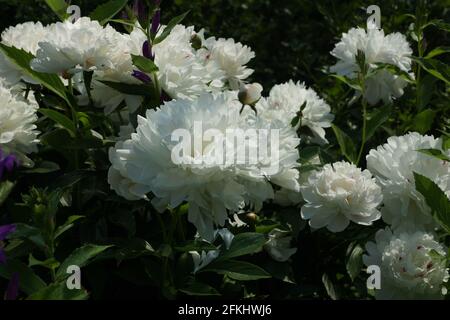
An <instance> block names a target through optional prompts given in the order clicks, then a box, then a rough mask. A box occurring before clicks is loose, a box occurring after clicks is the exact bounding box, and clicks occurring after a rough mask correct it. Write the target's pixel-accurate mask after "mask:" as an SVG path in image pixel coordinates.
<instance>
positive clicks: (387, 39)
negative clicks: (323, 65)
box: [330, 27, 412, 105]
mask: <svg viewBox="0 0 450 320" xmlns="http://www.w3.org/2000/svg"><path fill="white" fill-rule="evenodd" d="M358 51H362V52H363V53H364V55H365V61H366V64H367V65H368V66H369V73H371V75H370V76H369V77H368V78H367V80H366V83H365V85H366V87H365V88H364V89H365V98H366V100H367V101H368V103H369V104H371V105H375V104H377V103H378V102H379V101H380V100H382V101H383V102H384V103H386V104H388V103H391V102H392V100H393V98H399V97H401V96H402V95H403V89H404V88H405V87H406V85H407V84H408V82H407V81H406V80H405V79H403V78H402V77H401V76H399V75H396V74H393V73H391V72H390V71H388V70H386V69H379V70H376V69H377V68H378V66H377V64H389V65H392V66H395V67H397V68H399V69H400V70H401V71H403V72H406V73H410V72H411V58H410V56H411V55H412V50H411V48H410V46H409V43H408V42H407V40H406V37H405V36H404V35H402V34H400V33H391V34H388V35H385V34H384V31H383V30H378V29H376V28H375V27H372V28H369V29H368V30H365V29H363V28H352V29H350V30H349V31H348V32H347V33H344V34H343V35H342V38H341V41H340V42H339V43H337V44H336V46H335V48H334V49H333V51H331V54H332V55H333V56H335V57H336V58H337V59H338V62H337V63H336V64H335V65H334V66H332V67H331V69H330V71H331V72H334V73H337V74H339V75H342V76H345V77H348V78H350V79H355V78H356V77H357V74H358V72H360V70H359V66H358V63H357V61H356V56H357V54H358Z"/></svg>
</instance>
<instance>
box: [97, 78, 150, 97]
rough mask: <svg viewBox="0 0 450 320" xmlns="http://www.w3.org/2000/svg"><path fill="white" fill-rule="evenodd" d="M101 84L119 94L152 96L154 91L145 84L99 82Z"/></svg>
mask: <svg viewBox="0 0 450 320" xmlns="http://www.w3.org/2000/svg"><path fill="white" fill-rule="evenodd" d="M100 82H101V83H103V84H105V85H107V86H108V87H111V88H113V89H114V90H117V91H119V92H120V93H124V94H129V95H136V96H147V97H151V96H153V94H154V92H155V89H154V88H153V87H152V86H151V85H145V84H128V83H121V82H114V81H100Z"/></svg>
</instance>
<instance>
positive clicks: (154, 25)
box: [150, 9, 161, 35]
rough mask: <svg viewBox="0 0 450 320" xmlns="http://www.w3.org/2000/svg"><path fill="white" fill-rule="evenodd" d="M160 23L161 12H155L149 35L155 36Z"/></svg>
mask: <svg viewBox="0 0 450 320" xmlns="http://www.w3.org/2000/svg"><path fill="white" fill-rule="evenodd" d="M160 23H161V10H159V9H158V10H156V12H155V15H154V16H153V19H152V28H151V29H150V33H151V34H154V35H155V34H156V33H157V32H158V29H159V24H160Z"/></svg>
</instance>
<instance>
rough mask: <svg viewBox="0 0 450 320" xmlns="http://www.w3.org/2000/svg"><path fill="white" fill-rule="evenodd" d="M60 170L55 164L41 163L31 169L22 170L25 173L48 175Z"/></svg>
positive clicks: (49, 162)
mask: <svg viewBox="0 0 450 320" xmlns="http://www.w3.org/2000/svg"><path fill="white" fill-rule="evenodd" d="M60 169H61V168H60V167H59V165H58V164H57V163H55V162H51V161H42V162H39V163H37V164H36V165H35V166H34V167H33V168H31V169H26V170H23V172H25V173H50V172H55V171H58V170H60Z"/></svg>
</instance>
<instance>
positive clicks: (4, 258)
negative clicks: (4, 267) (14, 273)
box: [0, 247, 6, 264]
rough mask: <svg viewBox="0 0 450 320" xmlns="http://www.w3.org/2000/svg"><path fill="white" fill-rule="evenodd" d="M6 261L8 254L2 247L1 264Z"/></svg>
mask: <svg viewBox="0 0 450 320" xmlns="http://www.w3.org/2000/svg"><path fill="white" fill-rule="evenodd" d="M5 263H6V254H5V251H4V250H3V248H1V247H0V264H5Z"/></svg>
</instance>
